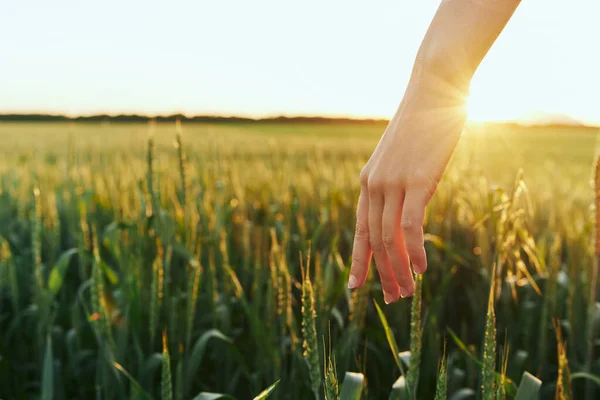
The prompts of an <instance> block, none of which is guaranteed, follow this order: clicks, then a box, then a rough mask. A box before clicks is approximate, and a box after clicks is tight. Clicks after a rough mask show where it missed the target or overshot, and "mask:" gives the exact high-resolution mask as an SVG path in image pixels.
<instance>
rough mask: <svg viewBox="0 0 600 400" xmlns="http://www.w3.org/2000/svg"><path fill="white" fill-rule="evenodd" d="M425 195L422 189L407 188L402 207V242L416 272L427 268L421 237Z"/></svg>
mask: <svg viewBox="0 0 600 400" xmlns="http://www.w3.org/2000/svg"><path fill="white" fill-rule="evenodd" d="M426 206H427V195H426V193H425V192H424V191H422V190H416V189H409V190H408V191H407V192H406V194H405V196H404V205H403V207H402V222H401V226H402V233H403V234H404V243H405V245H406V250H407V252H408V256H409V257H410V261H411V262H412V264H413V269H414V270H415V272H416V273H417V274H422V273H423V272H425V271H426V270H427V256H426V254H425V246H424V243H425V240H424V238H423V220H424V219H425V207H426Z"/></svg>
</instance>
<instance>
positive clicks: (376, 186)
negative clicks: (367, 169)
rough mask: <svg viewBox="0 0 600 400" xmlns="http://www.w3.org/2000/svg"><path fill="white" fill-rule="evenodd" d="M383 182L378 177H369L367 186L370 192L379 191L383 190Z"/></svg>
mask: <svg viewBox="0 0 600 400" xmlns="http://www.w3.org/2000/svg"><path fill="white" fill-rule="evenodd" d="M384 186H385V183H384V182H383V180H381V179H379V178H374V177H369V179H368V181H367V187H368V188H369V191H370V192H374V193H379V192H382V191H383V188H384Z"/></svg>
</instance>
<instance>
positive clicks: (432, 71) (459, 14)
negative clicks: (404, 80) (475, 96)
mask: <svg viewBox="0 0 600 400" xmlns="http://www.w3.org/2000/svg"><path fill="white" fill-rule="evenodd" d="M519 3H520V0H443V1H442V3H441V4H440V7H439V8H438V10H437V12H436V14H435V16H434V18H433V20H432V21H431V24H430V26H429V29H428V30H427V33H426V34H425V38H424V39H423V42H422V44H421V47H420V49H419V52H418V54H417V58H416V60H415V66H414V69H413V74H412V77H411V84H416V85H417V86H418V85H421V84H422V83H423V81H426V82H429V83H431V84H434V85H436V84H437V85H441V86H449V87H453V88H454V89H458V90H459V91H461V92H464V93H466V92H467V91H468V88H469V84H470V82H471V78H472V77H473V74H474V73H475V71H476V70H477V68H478V66H479V64H480V63H481V61H482V60H483V58H484V57H485V55H486V54H487V52H488V50H489V49H490V47H491V46H492V44H493V43H494V41H495V40H496V38H497V37H498V35H500V33H501V32H502V30H503V29H504V27H505V26H506V24H507V22H508V21H509V19H510V18H511V16H512V14H513V13H514V11H515V9H516V8H517V6H518V5H519Z"/></svg>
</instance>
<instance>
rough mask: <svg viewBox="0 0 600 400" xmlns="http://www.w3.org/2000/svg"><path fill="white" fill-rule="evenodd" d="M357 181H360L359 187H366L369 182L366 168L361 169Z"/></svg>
mask: <svg viewBox="0 0 600 400" xmlns="http://www.w3.org/2000/svg"><path fill="white" fill-rule="evenodd" d="M359 179H360V183H361V185H367V184H368V182H369V171H368V170H367V168H366V167H365V168H363V169H362V171H360V175H359Z"/></svg>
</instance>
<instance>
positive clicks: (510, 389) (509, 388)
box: [447, 328, 516, 396]
mask: <svg viewBox="0 0 600 400" xmlns="http://www.w3.org/2000/svg"><path fill="white" fill-rule="evenodd" d="M447 330H448V333H449V334H450V337H451V338H452V340H453V341H454V343H456V345H457V346H458V348H459V349H461V350H462V351H463V352H464V353H465V354H466V355H467V357H469V358H470V359H471V361H473V362H474V363H475V364H477V365H478V366H479V367H482V368H483V363H482V362H481V361H480V360H478V359H477V358H476V357H475V356H474V355H473V353H471V352H470V351H469V349H468V348H467V346H466V345H465V344H464V343H463V342H462V340H460V338H459V337H458V335H457V334H456V333H454V331H453V330H452V329H451V328H447ZM500 377H501V375H500V374H499V373H498V372H496V378H497V379H498V380H499V378H500ZM504 389H505V390H506V394H508V395H510V396H514V395H515V392H516V387H515V383H514V382H513V381H512V380H511V379H510V378H509V377H508V376H505V377H504Z"/></svg>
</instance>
